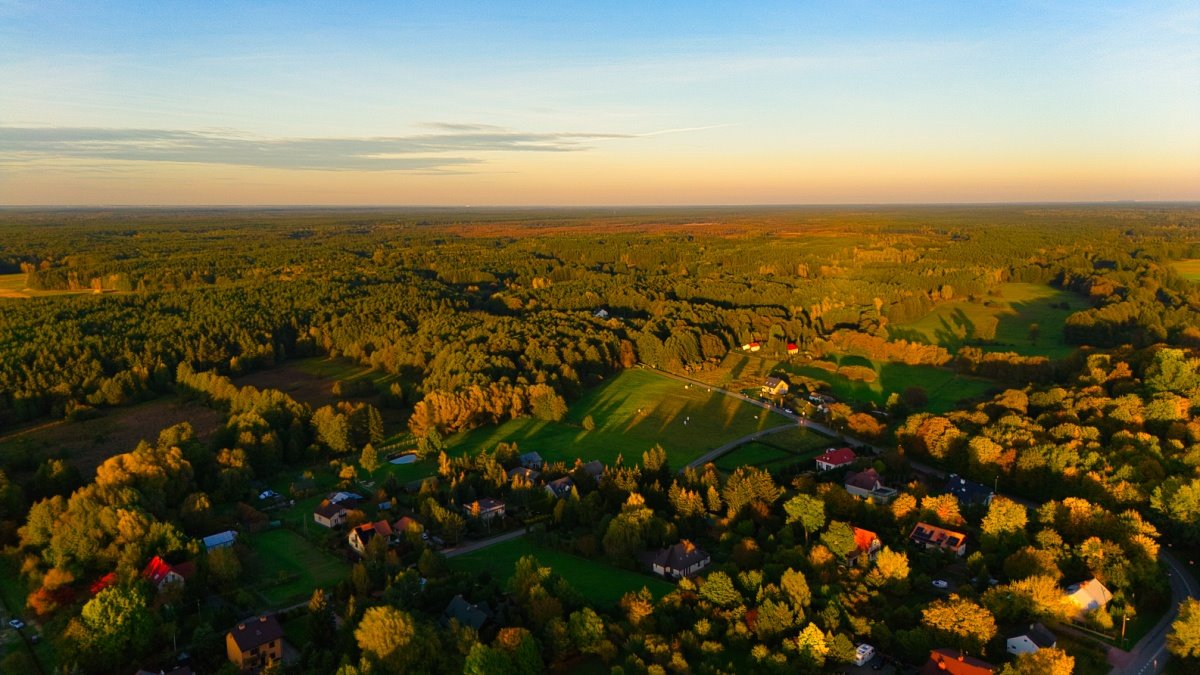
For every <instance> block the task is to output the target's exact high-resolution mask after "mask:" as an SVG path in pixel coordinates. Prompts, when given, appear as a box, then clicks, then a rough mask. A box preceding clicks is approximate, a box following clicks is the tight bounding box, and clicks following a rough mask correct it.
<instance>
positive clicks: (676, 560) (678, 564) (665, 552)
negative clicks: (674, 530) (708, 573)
mask: <svg viewBox="0 0 1200 675" xmlns="http://www.w3.org/2000/svg"><path fill="white" fill-rule="evenodd" d="M710 562H712V557H711V556H710V555H708V554H707V553H705V552H704V549H702V548H700V547H698V546H696V545H695V544H693V543H692V542H690V541H688V540H687V539H684V540H683V541H681V542H679V543H678V544H675V545H674V546H668V547H667V548H664V549H662V550H661V551H658V552H657V553H655V554H653V557H652V558H650V569H652V570H654V573H655V574H661V575H662V576H664V577H670V578H672V579H679V578H681V577H690V576H691V575H693V574H695V573H697V572H699V571H700V570H702V569H704V568H705V567H708V564H709V563H710Z"/></svg>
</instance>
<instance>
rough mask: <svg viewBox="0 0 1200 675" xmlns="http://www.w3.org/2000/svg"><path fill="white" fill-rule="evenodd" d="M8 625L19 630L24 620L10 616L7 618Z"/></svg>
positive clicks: (23, 625) (23, 624)
mask: <svg viewBox="0 0 1200 675" xmlns="http://www.w3.org/2000/svg"><path fill="white" fill-rule="evenodd" d="M8 625H10V626H12V627H13V628H15V629H17V630H21V629H22V628H24V627H25V622H24V621H22V620H20V619H17V618H12V619H9V620H8Z"/></svg>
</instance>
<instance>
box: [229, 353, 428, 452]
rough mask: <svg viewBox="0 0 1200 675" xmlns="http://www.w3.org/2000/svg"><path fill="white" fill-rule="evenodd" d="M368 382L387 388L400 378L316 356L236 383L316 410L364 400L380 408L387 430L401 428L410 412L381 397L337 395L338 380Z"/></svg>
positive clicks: (336, 359)
mask: <svg viewBox="0 0 1200 675" xmlns="http://www.w3.org/2000/svg"><path fill="white" fill-rule="evenodd" d="M364 379H365V380H370V381H371V382H373V383H375V384H376V386H379V385H383V386H385V387H386V385H388V384H390V383H391V382H393V381H395V380H396V376H395V375H391V374H388V373H384V372H381V371H378V370H372V369H371V368H366V367H364V366H360V365H358V364H357V363H354V362H353V361H350V360H347V359H340V358H327V357H312V358H306V359H295V360H291V361H285V362H284V363H281V364H279V365H278V366H275V367H274V368H268V369H266V370H259V371H255V372H253V373H247V374H246V375H242V376H241V377H238V378H237V379H235V380H234V382H235V383H236V384H237V385H238V386H239V387H245V386H247V385H249V386H253V387H257V388H259V389H277V390H279V391H282V392H283V393H285V394H287V395H288V396H291V397H292V398H294V399H295V400H296V401H298V402H300V403H305V404H307V405H308V406H309V407H310V408H312V409H313V410H316V409H317V408H320V407H322V406H326V405H333V404H335V403H337V402H338V401H342V400H356V401H364V402H366V403H371V404H374V405H375V407H377V408H379V412H380V415H381V416H382V417H383V424H384V428H385V430H387V431H388V432H389V433H390V432H392V431H394V430H396V429H399V428H400V427H401V426H402V425H403V424H404V422H405V421H407V419H408V416H407V413H404V412H402V411H399V410H395V409H390V408H384V407H382V406H380V405H379V400H378V399H379V397H378V396H377V395H371V396H365V397H345V398H340V397H337V396H334V395H333V385H334V383H335V382H337V381H338V380H346V381H355V380H364Z"/></svg>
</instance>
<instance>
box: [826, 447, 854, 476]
mask: <svg viewBox="0 0 1200 675" xmlns="http://www.w3.org/2000/svg"><path fill="white" fill-rule="evenodd" d="M855 459H857V457H856V455H855V454H854V451H853V450H851V449H850V448H839V449H837V450H834V449H833V448H830V449H828V450H826V451H825V453H824V454H822V455H821V456H820V457H817V471H831V470H833V469H836V468H838V467H839V466H846V465H847V464H850V463H851V462H853V461H854V460H855Z"/></svg>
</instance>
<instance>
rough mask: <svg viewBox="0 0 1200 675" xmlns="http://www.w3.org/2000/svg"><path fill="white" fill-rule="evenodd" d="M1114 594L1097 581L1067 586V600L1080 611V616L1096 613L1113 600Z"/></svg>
mask: <svg viewBox="0 0 1200 675" xmlns="http://www.w3.org/2000/svg"><path fill="white" fill-rule="evenodd" d="M1112 597H1113V595H1112V592H1111V591H1109V590H1108V589H1107V588H1105V587H1104V584H1102V583H1100V582H1099V581H1097V580H1096V579H1088V580H1087V581H1084V582H1081V583H1078V584H1071V585H1070V586H1067V599H1068V600H1070V601H1071V604H1073V605H1075V607H1076V608H1078V609H1079V613H1080V614H1087V613H1088V612H1094V611H1096V610H1097V609H1100V608H1101V607H1103V606H1105V605H1107V604H1108V601H1109V600H1112Z"/></svg>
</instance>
